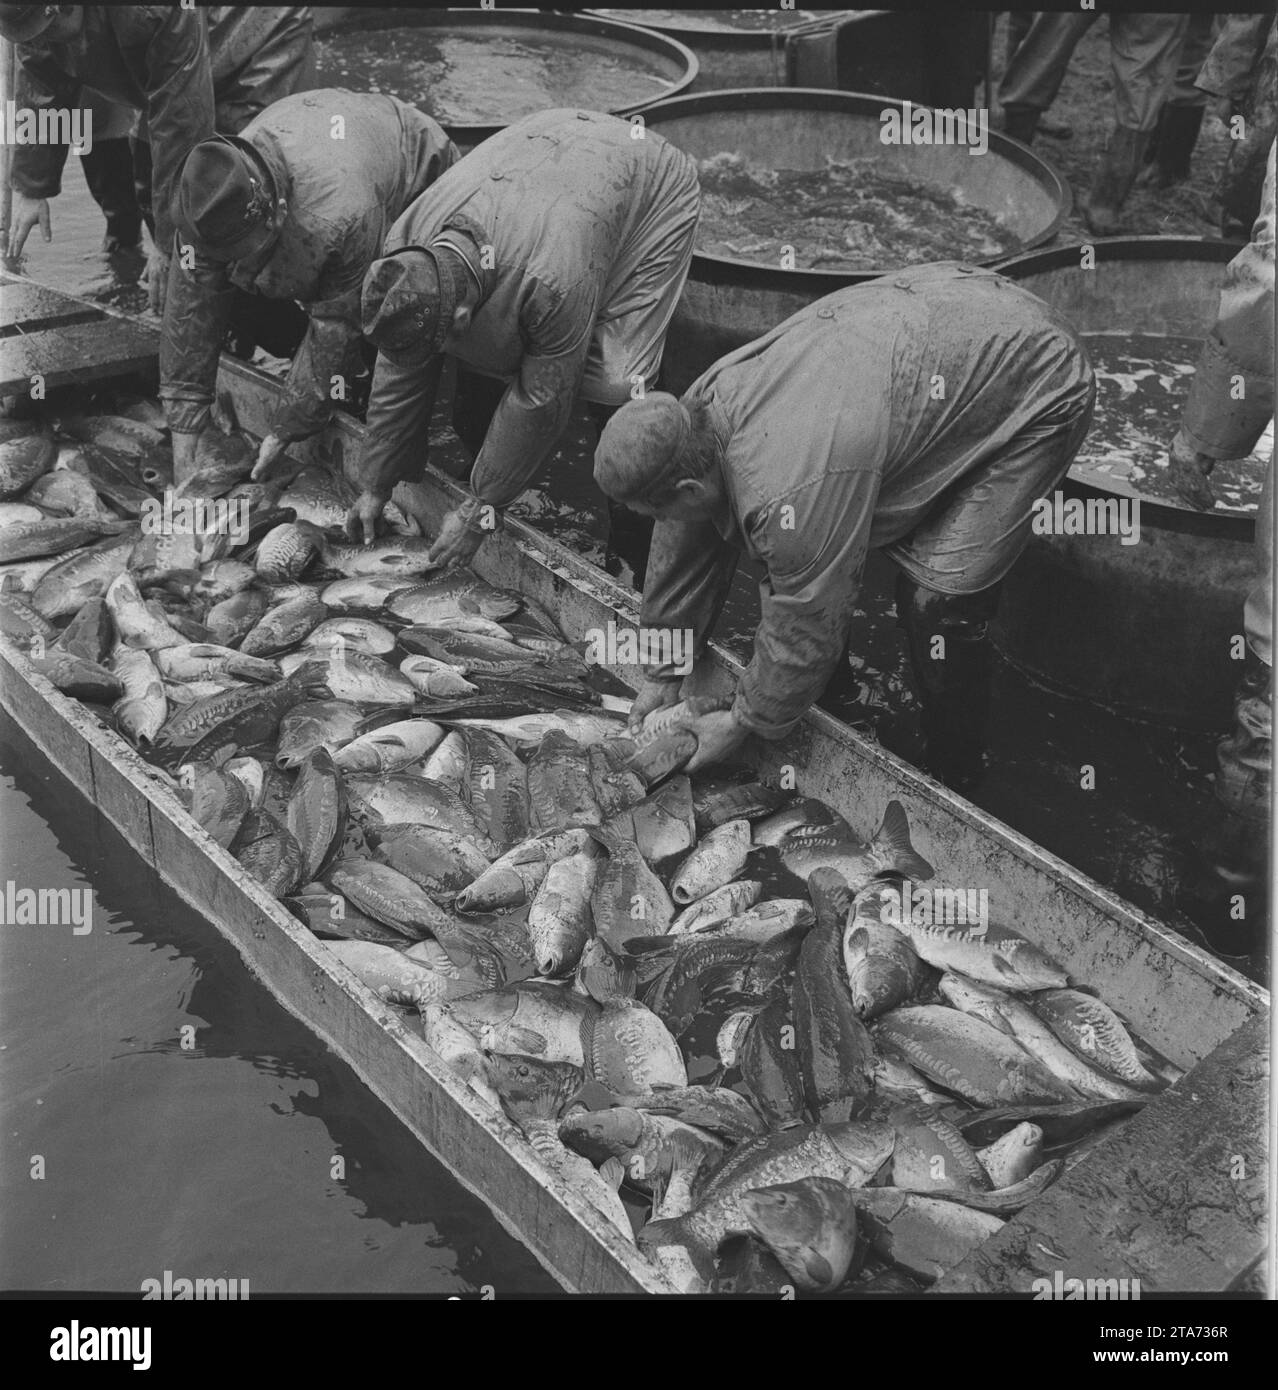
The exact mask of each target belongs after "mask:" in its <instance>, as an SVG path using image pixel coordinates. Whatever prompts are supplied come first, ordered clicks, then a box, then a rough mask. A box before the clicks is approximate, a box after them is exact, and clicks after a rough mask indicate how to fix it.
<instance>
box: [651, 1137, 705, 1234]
mask: <svg viewBox="0 0 1278 1390" xmlns="http://www.w3.org/2000/svg"><path fill="white" fill-rule="evenodd" d="M665 1150H666V1156H667V1158H668V1159H669V1164H668V1166H666V1167H664V1168H662V1169H660V1170H658V1171H657V1172H656V1173H654V1174H653V1176H652V1209H653V1211H660V1210H661V1208H662V1207H663V1206H664V1205H665V1200H666V1193H667V1192H668V1191H669V1189H670V1184H671V1183H672V1182H673V1181H674V1177H675V1174H676V1173H682V1174H684V1175H686V1177H687V1180H688V1186H689V1188H691V1186H692V1184H693V1183H694V1182H695V1181H696V1178H697V1174H698V1173H699V1172H700V1171H701V1168H702V1166H703V1165H704V1163H705V1161H706V1158H707V1156H708V1150H707V1149H706V1146H705V1145H704V1144H703V1143H702V1142H701V1141H700V1140H699V1139H698V1138H697V1137H696V1135H693V1134H688V1133H686V1132H683V1131H680V1132H677V1133H675V1134H672V1135H671V1136H670V1138H669V1139H667V1140H666V1142H665ZM675 1219H677V1218H675ZM652 1224H660V1223H659V1222H658V1223H651V1222H650V1223H649V1225H650V1226H651V1225H652Z"/></svg>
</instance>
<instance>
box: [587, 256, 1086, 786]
mask: <svg viewBox="0 0 1278 1390" xmlns="http://www.w3.org/2000/svg"><path fill="white" fill-rule="evenodd" d="M1094 396H1095V386H1094V383H1093V379H1092V370H1091V366H1090V364H1089V363H1088V360H1087V355H1086V353H1085V352H1084V350H1083V347H1082V345H1081V344H1080V342H1079V340H1078V338H1077V337H1076V335H1075V334H1074V332H1073V331H1072V330H1071V329H1070V328H1069V326H1068V325H1067V324H1066V323H1065V321H1064V320H1063V319H1062V318H1060V317H1059V316H1057V315H1056V314H1055V313H1054V312H1053V311H1052V310H1051V309H1049V308H1048V307H1047V305H1045V304H1043V303H1042V302H1041V301H1040V300H1038V299H1036V298H1035V297H1034V296H1033V295H1031V294H1030V293H1028V291H1026V290H1023V289H1021V288H1020V287H1018V286H1016V285H1014V284H1012V283H1011V282H1010V281H1008V280H1005V279H1003V278H1002V277H1001V276H998V275H995V274H994V273H993V272H992V271H986V270H974V269H972V268H971V267H969V266H963V265H957V264H953V263H946V264H941V265H932V266H921V267H918V268H916V269H913V270H907V271H903V272H902V273H901V274H899V275H897V276H895V277H893V278H891V279H888V278H883V279H879V280H873V281H870V282H868V283H866V284H864V285H859V286H856V287H855V288H853V289H849V290H843V291H840V292H839V293H837V294H832V295H829V296H827V297H826V298H825V299H821V300H818V301H817V302H816V303H815V304H812V305H810V306H808V307H807V308H805V309H803V310H801V311H800V312H799V313H797V314H795V315H794V316H793V317H792V318H790V319H787V320H786V321H785V322H784V323H782V324H780V325H779V326H778V327H777V328H774V329H773V330H772V332H770V333H768V334H765V335H764V337H762V338H759V339H757V340H756V341H755V342H753V343H748V344H746V346H744V347H742V348H739V349H737V350H736V351H735V352H732V353H729V354H728V355H727V356H726V357H724V358H721V359H720V360H719V361H718V362H716V363H715V365H714V366H713V367H711V368H710V369H709V371H707V372H706V373H704V374H703V375H702V376H701V377H700V378H698V380H697V381H695V382H694V383H693V384H692V385H691V386H690V387H689V388H688V390H687V391H686V392H685V393H684V396H683V397H682V399H681V400H676V399H675V398H674V397H673V396H669V395H665V394H664V393H660V392H656V393H653V394H651V395H649V396H648V397H647V398H646V399H645V400H642V401H636V402H634V403H632V404H630V405H625V406H622V408H621V409H620V410H619V411H617V413H616V414H615V415H614V416H613V418H612V419H611V420H610V421H609V423H608V425H607V427H606V428H605V429H604V431H603V436H602V438H601V439H600V441H599V448H598V450H597V452H596V454H595V480H596V482H598V484H599V486H600V487H601V488H602V489H603V491H604V492H605V493H607V494H608V496H609V497H612V498H614V499H615V500H616V501H618V502H622V503H625V504H626V505H627V506H630V507H633V508H635V509H637V510H639V511H641V512H643V513H645V514H646V515H649V516H653V517H656V518H657V526H656V529H655V531H654V533H653V539H652V554H651V558H650V561H649V566H648V579H647V583H646V585H645V587H644V595H643V610H642V622H643V626H644V628H646V629H650V630H656V631H659V632H681V631H688V630H691V631H692V632H693V634H694V637H695V650H696V652H697V653H698V654H699V653H700V652H701V651H703V650H704V647H705V644H706V642H707V640H708V639H709V637H710V633H711V629H712V628H713V625H714V622H715V620H716V618H717V616H718V613H719V610H720V608H721V607H722V604H723V601H724V598H725V597H726V594H727V590H728V586H729V585H730V583H731V581H732V576H733V572H734V571H735V569H736V564H737V558H738V554H739V552H740V551H741V550H742V549H744V550H745V551H746V552H747V553H748V554H749V555H750V556H751V557H752V558H753V559H754V560H755V561H757V562H759V563H761V564H762V565H763V566H764V567H765V568H766V569H767V579H766V580H765V581H764V583H763V584H762V586H761V596H762V616H761V620H760V623H759V628H758V632H757V633H756V635H755V642H754V656H753V659H752V660H751V662H750V665H749V668H748V669H747V670H746V672H745V675H744V676H743V677H742V680H741V683H740V685H739V686H738V688H737V693H736V699H735V702H734V704H733V706H732V708H731V709H729V710H724V711H718V712H715V713H712V714H707V715H704V716H703V717H702V718H701V719H700V720H699V721H697V724H696V727H695V732H696V734H697V737H698V741H699V746H698V751H697V756H696V759H695V761H694V762H693V764H691V766H693V767H694V768H695V767H699V766H703V765H705V764H709V763H713V762H718V761H722V760H723V759H724V758H726V757H728V756H729V755H730V754H731V753H732V751H733V749H734V748H736V746H737V745H738V744H739V743H740V742H741V741H742V740H743V739H744V738H745V737H746V736H747V735H748V734H751V733H756V734H759V735H761V736H762V737H764V738H769V739H778V738H782V737H784V736H785V735H786V734H787V733H789V732H790V730H791V729H792V728H793V727H794V726H795V724H796V723H797V722H798V720H799V719H800V718H801V717H802V715H803V714H804V712H805V711H806V710H807V709H808V708H809V706H810V705H812V704H813V702H814V701H815V700H816V699H817V698H818V697H819V696H820V694H821V692H822V690H823V689H824V688H825V685H826V682H827V681H828V680H829V679H830V676H831V675H832V673H833V672H834V670H835V667H836V666H837V664H838V662H839V660H840V659H841V658H842V656H843V654H844V651H845V649H846V647H847V642H848V632H849V628H850V625H851V620H852V612H853V605H854V602H855V599H856V594H857V591H858V588H859V586H860V582H861V574H862V570H863V568H864V565H865V560H866V556H867V554H868V552H869V551H870V550H872V549H882V550H884V551H886V553H887V554H888V555H889V556H890V557H891V558H892V559H893V560H894V561H895V562H896V564H897V565H898V567H899V568H900V570H901V575H900V577H899V581H898V587H897V613H898V615H899V620H900V622H901V624H902V626H903V627H904V628H905V631H906V634H907V637H908V639H909V648H910V655H911V660H912V664H913V666H914V670H915V673H916V676H917V679H918V682H919V686H920V693H921V695H922V701H923V727H924V734H925V736H926V740H927V751H926V762H927V766H928V768H929V770H930V771H931V772H932V774H933V775H934V776H937V777H939V778H940V779H941V780H943V781H945V782H947V783H949V785H951V786H953V787H955V788H957V789H958V790H961V791H970V790H971V789H972V788H974V787H975V786H976V785H977V783H978V782H979V780H980V777H981V774H982V770H983V766H984V724H985V717H986V711H987V708H988V703H989V692H990V679H991V674H992V652H991V649H990V642H989V636H988V625H989V622H990V619H991V618H992V617H993V614H994V611H995V606H996V602H997V594H998V585H999V584H1000V582H1001V580H1002V579H1003V576H1004V575H1005V574H1006V573H1007V572H1008V570H1009V569H1010V568H1011V567H1012V564H1013V563H1014V561H1015V560H1016V558H1017V556H1018V555H1019V554H1020V552H1021V550H1022V549H1023V548H1024V545H1025V543H1026V540H1027V539H1028V537H1029V534H1030V526H1031V520H1032V506H1033V503H1034V501H1035V499H1036V498H1038V497H1041V496H1042V495H1043V494H1044V493H1046V492H1047V491H1048V490H1049V489H1050V488H1052V487H1053V485H1054V484H1055V483H1057V482H1058V481H1059V480H1060V479H1061V477H1062V476H1063V475H1064V473H1065V472H1066V470H1067V469H1068V468H1069V465H1070V461H1071V460H1072V459H1073V457H1074V455H1075V453H1076V452H1077V450H1078V448H1079V445H1080V444H1081V443H1082V441H1083V438H1084V436H1085V435H1086V433H1087V428H1088V425H1089V423H1090V421H1091V414H1092V405H1093V400H1094ZM680 679H681V677H680V674H679V673H678V672H676V671H675V670H674V669H673V668H672V667H670V666H666V667H658V668H656V669H654V670H652V671H651V672H649V673H648V679H647V680H646V681H645V684H644V685H643V687H642V688H641V689H640V692H639V695H638V698H637V699H636V701H635V706H634V710H633V712H632V715H631V719H632V723H634V724H635V725H637V724H639V723H640V722H641V721H642V720H643V719H644V717H645V716H646V715H647V714H648V713H650V712H651V711H653V710H655V709H658V708H660V707H661V706H663V705H667V704H673V703H674V702H675V701H676V700H677V699H678V698H679V693H680V690H679V687H680Z"/></svg>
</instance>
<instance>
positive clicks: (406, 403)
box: [359, 110, 701, 507]
mask: <svg viewBox="0 0 1278 1390" xmlns="http://www.w3.org/2000/svg"><path fill="white" fill-rule="evenodd" d="M636 131H638V132H639V134H638V137H637V136H636ZM700 206H701V192H700V187H699V185H698V182H697V172H696V165H695V164H694V162H693V160H692V159H691V158H690V157H689V156H688V155H686V154H684V153H683V152H682V151H681V150H678V149H676V148H675V147H674V146H673V145H671V144H669V143H668V142H667V141H666V140H663V139H662V138H661V136H659V135H656V134H653V133H652V132H651V131H645V130H644V129H643V128H642V127H633V126H631V125H630V123H629V122H627V121H623V120H619V119H617V118H616V117H614V116H606V115H601V114H600V113H598V112H592V111H575V110H553V111H542V112H539V113H537V114H536V115H533V116H528V117H526V118H525V119H524V120H521V121H517V122H516V123H515V124H514V125H512V126H509V127H507V128H506V129H505V130H503V131H501V132H499V133H498V134H496V135H494V136H492V137H491V138H490V139H488V140H485V141H484V143H483V144H482V145H480V146H479V147H478V149H476V150H474V151H473V152H472V153H470V154H468V155H467V156H466V158H465V159H464V160H462V161H461V162H460V163H459V164H458V165H457V166H456V167H455V168H453V169H451V170H450V171H449V172H448V173H447V174H445V175H444V177H443V178H441V179H439V181H438V182H437V183H435V184H434V185H432V187H431V188H430V189H429V190H428V191H427V192H426V193H424V194H423V195H422V196H421V197H420V198H419V199H418V200H417V201H416V202H415V203H414V204H413V205H412V206H411V207H410V208H409V209H408V211H407V212H406V213H405V214H404V215H403V216H402V217H401V218H400V219H399V221H398V222H397V223H396V224H395V225H394V226H393V227H392V228H391V231H390V235H389V237H388V238H387V240H386V252H387V254H390V253H391V252H393V251H396V250H399V249H402V248H403V247H407V246H429V245H431V244H432V243H437V242H441V241H442V242H444V243H448V242H450V241H455V242H456V244H457V245H458V247H459V249H462V250H463V253H464V254H465V247H466V244H467V243H469V245H470V247H471V248H472V252H471V255H470V258H471V259H474V260H475V261H476V262H477V264H475V265H473V266H472V269H473V270H474V271H475V273H476V275H477V276H478V278H479V280H480V281H481V283H482V290H481V303H480V304H479V307H478V308H477V309H476V310H475V313H474V316H473V319H472V322H471V324H470V327H469V328H468V330H467V331H466V333H465V335H464V337H462V338H461V339H459V340H457V341H456V342H455V343H454V344H451V345H450V347H449V351H450V352H451V353H453V354H454V355H455V356H456V357H457V358H458V359H460V360H461V361H463V362H465V363H466V364H468V365H469V366H470V367H472V368H474V369H475V370H476V371H477V372H480V373H482V374H484V375H487V376H493V377H500V378H503V379H505V380H507V381H509V383H510V384H509V387H508V388H507V390H506V393H505V395H504V396H503V397H502V400H501V403H500V405H499V406H498V408H497V412H496V414H495V415H494V417H493V421H492V424H491V426H490V427H489V430H488V434H487V438H486V439H485V442H484V445H483V448H482V449H481V450H480V453H479V458H478V459H477V460H476V464H475V471H474V475H473V478H472V485H473V487H474V491H475V494H476V496H477V497H478V498H479V500H480V501H481V502H483V503H488V504H491V505H493V506H495V507H501V506H504V505H505V504H506V503H508V502H510V501H512V500H513V499H514V498H516V497H518V496H519V494H520V493H521V492H522V491H523V490H524V489H525V488H526V487H527V486H528V484H529V482H530V481H531V479H532V478H533V477H534V476H535V475H536V472H537V469H538V466H539V465H540V464H541V462H542V460H543V459H544V458H545V457H546V455H547V454H548V453H549V452H550V450H551V449H552V448H553V447H554V445H555V443H556V441H557V440H558V438H559V436H560V434H561V433H562V431H563V429H564V426H565V425H566V424H567V422H568V418H569V415H570V414H571V411H572V407H573V402H574V401H575V399H576V398H577V396H578V394H581V395H583V396H584V397H585V398H586V399H587V400H590V401H596V402H600V403H604V404H609V405H617V404H620V403H621V402H622V401H624V400H625V399H627V398H628V396H629V395H630V394H631V392H632V390H633V389H635V387H636V384H637V383H636V381H635V380H634V378H639V379H640V380H641V381H642V382H643V383H644V384H645V385H647V386H651V385H653V384H654V383H655V380H656V374H657V369H658V367H659V365H660V360H661V349H662V346H663V344H664V341H665V330H666V327H667V325H668V323H669V321H670V316H671V315H672V314H673V312H674V307H675V304H676V302H677V300H678V297H679V294H680V293H681V291H682V288H683V282H684V280H685V278H686V276H687V271H688V266H689V264H690V262H691V259H692V239H693V234H694V232H695V230H696V224H697V217H698V215H699V213H700ZM475 251H477V252H478V254H477V255H476V254H474V252H475ZM438 375H439V360H438V359H435V360H434V361H433V362H432V363H431V364H429V365H428V366H427V367H425V368H415V369H412V370H404V369H400V368H396V367H394V366H393V365H392V364H391V363H389V362H388V361H387V359H386V358H384V357H380V358H379V359H378V363H377V369H376V372H375V373H374V378H373V389H372V396H371V397H370V400H369V407H368V423H369V441H368V444H367V445H366V447H365V453H364V456H363V460H362V462H361V464H360V475H361V476H360V479H359V481H360V483H361V485H362V486H364V487H368V488H371V489H373V490H375V491H389V489H390V487H391V486H392V485H393V484H394V483H395V482H396V481H398V480H399V479H401V478H404V477H408V476H411V474H412V473H413V472H414V471H415V469H417V468H419V467H420V466H421V464H422V462H423V461H424V449H423V441H424V439H425V435H426V430H425V423H426V422H427V421H428V420H429V417H430V410H431V406H432V404H433V399H434V387H435V384H436V382H437V381H438Z"/></svg>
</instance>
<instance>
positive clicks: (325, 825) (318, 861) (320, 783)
mask: <svg viewBox="0 0 1278 1390" xmlns="http://www.w3.org/2000/svg"><path fill="white" fill-rule="evenodd" d="M286 824H287V826H288V830H289V833H290V834H291V835H292V836H293V838H294V839H295V840H296V841H297V843H298V847H299V848H300V849H301V851H302V878H303V880H305V881H309V880H311V879H313V878H317V877H318V876H319V875H320V874H321V873H323V871H324V869H325V867H326V866H327V864H328V862H329V860H330V859H331V858H332V857H333V855H334V854H335V853H336V852H337V850H338V848H339V847H340V845H341V842H342V836H343V834H344V833H345V830H346V785H345V783H344V782H343V781H342V775H341V773H340V772H339V771H338V770H337V768H336V767H335V766H334V764H333V759H332V756H331V754H329V752H328V751H327V750H326V749H324V748H317V749H316V750H315V751H314V752H313V753H311V755H310V756H309V757H308V758H307V759H306V761H305V762H304V763H303V764H302V766H301V769H300V771H299V772H298V775H297V782H296V783H295V784H294V787H293V794H292V796H290V797H289V800H288V813H287V821H286Z"/></svg>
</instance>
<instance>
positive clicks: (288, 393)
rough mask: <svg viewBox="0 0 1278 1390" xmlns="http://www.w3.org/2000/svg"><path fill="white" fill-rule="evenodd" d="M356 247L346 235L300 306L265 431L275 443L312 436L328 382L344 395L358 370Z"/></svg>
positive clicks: (359, 266) (329, 399)
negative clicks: (300, 334) (296, 338)
mask: <svg viewBox="0 0 1278 1390" xmlns="http://www.w3.org/2000/svg"><path fill="white" fill-rule="evenodd" d="M357 243H358V238H357V236H355V235H353V234H350V233H348V235H347V236H346V237H345V238H344V239H343V243H342V246H341V248H340V249H339V250H338V251H337V252H336V253H334V255H333V257H332V259H331V262H330V265H329V266H327V267H326V268H325V271H324V274H323V276H322V279H321V283H320V285H319V288H318V297H317V299H316V301H315V302H314V303H312V304H309V305H307V306H306V307H307V311H308V312H309V314H310V322H309V323H308V324H307V327H306V336H305V337H304V338H303V339H302V343H301V346H300V347H299V348H298V350H297V353H296V355H295V356H294V358H293V365H292V366H291V367H290V368H289V373H288V379H287V380H286V381H285V383H284V390H283V392H282V393H281V394H280V397H279V400H278V401H277V402H276V405H275V409H274V411H273V412H272V415H271V432H272V434H275V435H277V436H278V437H279V438H280V439H283V440H287V441H289V442H292V441H293V440H297V439H307V438H309V437H310V436H311V435H313V434H318V433H319V432H320V430H322V429H323V428H324V426H325V425H326V424H328V422H329V420H331V419H332V416H333V378H334V377H341V378H343V379H344V381H345V383H346V389H347V391H348V392H349V390H350V388H351V384H352V383H353V381H354V377H355V374H356V373H357V372H358V371H359V367H360V363H359V357H358V345H359V340H360V289H361V286H362V285H363V281H364V270H365V269H366V268H367V264H368V262H367V261H366V260H365V259H364V256H363V254H362V248H358V246H357ZM433 404H434V399H433V396H432V400H431V405H432V406H433ZM427 418H429V412H428V415H427Z"/></svg>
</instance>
